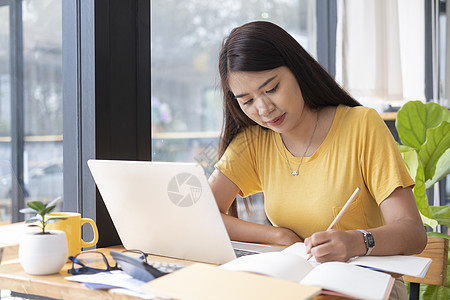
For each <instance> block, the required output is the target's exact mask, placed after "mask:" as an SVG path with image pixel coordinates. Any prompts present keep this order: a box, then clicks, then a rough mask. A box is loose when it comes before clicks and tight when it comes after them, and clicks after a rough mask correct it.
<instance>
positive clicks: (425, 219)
mask: <svg viewBox="0 0 450 300" xmlns="http://www.w3.org/2000/svg"><path fill="white" fill-rule="evenodd" d="M420 218H422V223H423V225H425V226H430V227H431V228H436V226H438V224H439V223H438V221H436V220H435V219H432V218H428V217H427V216H424V215H422V213H420Z"/></svg>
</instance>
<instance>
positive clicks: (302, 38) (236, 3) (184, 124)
mask: <svg viewBox="0 0 450 300" xmlns="http://www.w3.org/2000/svg"><path fill="white" fill-rule="evenodd" d="M315 4H316V3H315V1H308V0H303V1H300V0H248V1H241V0H223V1H210V0H186V1H178V0H152V2H151V14H152V15H151V22H152V24H151V55H152V57H151V87H152V99H151V103H152V159H153V160H156V161H184V162H187V161H197V162H199V163H200V164H201V165H202V166H203V167H204V168H205V171H206V173H207V175H209V174H210V173H211V172H212V170H213V168H214V163H215V162H216V161H217V159H218V157H217V146H218V137H219V133H220V130H221V126H222V96H221V92H220V87H219V75H218V70H217V69H218V54H219V50H220V47H221V44H222V40H223V39H224V37H225V36H226V35H228V34H229V32H230V31H231V29H233V28H234V27H236V26H239V25H242V24H244V23H246V22H250V21H253V20H267V21H271V22H274V23H276V24H278V25H280V26H282V27H283V28H284V29H286V30H287V31H288V32H289V33H291V34H292V35H293V36H294V37H295V38H296V39H297V40H298V41H299V42H300V43H301V44H302V45H303V46H304V48H305V49H307V50H308V51H309V52H310V53H311V54H312V55H313V56H316V55H315V52H316V51H315V45H316V43H315V41H316V33H315V21H316V19H315ZM254 203H255V205H258V203H260V202H258V201H257V197H255V198H254Z"/></svg>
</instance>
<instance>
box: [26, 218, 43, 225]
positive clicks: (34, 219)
mask: <svg viewBox="0 0 450 300" xmlns="http://www.w3.org/2000/svg"><path fill="white" fill-rule="evenodd" d="M34 222H42V219H41V218H40V217H32V218H29V219H28V220H26V221H25V223H26V224H28V223H34Z"/></svg>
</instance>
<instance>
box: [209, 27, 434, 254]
mask: <svg viewBox="0 0 450 300" xmlns="http://www.w3.org/2000/svg"><path fill="white" fill-rule="evenodd" d="M362 67H363V66H362ZM219 71H220V76H221V85H222V88H223V93H224V127H223V131H222V136H221V144H220V147H219V152H220V153H219V154H220V156H221V158H220V160H219V162H218V163H217V164H216V170H215V171H214V172H213V174H212V175H211V177H210V179H209V181H210V185H211V187H212V190H213V193H214V196H215V198H216V200H217V203H218V206H219V209H220V211H221V213H222V216H223V220H224V222H225V226H226V228H227V230H228V233H229V235H230V238H231V239H232V240H238V241H247V242H259V243H267V244H280V245H290V244H292V243H294V242H298V241H304V242H305V244H306V248H307V251H308V253H311V254H312V255H314V256H315V258H316V260H317V261H319V262H325V261H346V260H348V259H349V258H351V257H353V256H361V255H369V254H370V255H395V254H415V253H419V252H421V251H422V250H423V248H424V247H425V245H426V241H427V238H426V233H425V230H424V226H423V224H422V221H421V218H420V215H419V212H418V210H417V206H416V203H415V199H414V196H413V193H412V187H413V186H414V182H413V180H412V179H411V177H410V176H409V175H408V172H407V170H406V168H405V165H404V163H403V160H402V157H401V156H400V153H399V151H398V149H397V145H396V143H395V141H394V139H393V137H392V135H391V133H390V132H389V130H388V129H387V127H386V126H385V124H384V122H383V120H382V119H381V118H380V117H379V115H378V113H377V112H376V111H374V110H372V109H369V108H365V107H362V106H361V105H360V104H359V103H358V102H357V101H356V100H354V99H353V98H352V97H351V96H349V95H348V94H347V93H346V92H345V91H344V90H342V89H341V88H340V87H339V85H338V84H337V83H336V82H335V81H334V79H333V78H332V77H330V76H329V75H328V73H327V72H326V71H324V70H323V69H322V67H321V66H320V65H319V64H318V63H317V62H316V61H315V60H314V59H313V58H312V57H311V56H310V55H309V54H308V53H307V52H306V51H305V50H304V49H303V48H302V47H301V46H300V45H299V44H298V43H297V42H296V40H295V39H294V38H293V37H292V36H290V35H289V34H288V33H287V32H286V31H284V30H283V29H282V28H280V27H278V26H277V25H275V24H273V23H270V22H262V21H258V22H251V23H248V24H245V25H243V26H241V27H238V28H235V29H233V30H232V31H231V33H230V35H229V36H228V38H226V39H225V41H224V43H223V45H222V49H221V52H220V57H219ZM361 72H364V70H363V69H362V70H361ZM356 187H359V188H360V189H361V191H360V192H359V194H358V196H357V197H356V199H355V201H354V202H353V203H352V205H351V206H350V207H349V209H348V210H347V211H346V212H345V213H344V215H343V217H342V218H341V219H340V221H339V222H338V223H337V225H336V226H335V227H334V229H332V230H329V231H327V230H326V229H327V228H328V226H329V225H330V223H331V222H332V221H333V219H334V218H335V216H336V215H337V214H338V213H339V211H340V209H341V208H342V207H343V206H344V204H345V202H346V201H347V199H348V198H349V197H350V195H351V194H352V193H353V191H354V190H355V189H356ZM257 192H263V194H264V206H265V211H266V214H267V217H268V219H269V220H270V222H271V223H272V224H273V226H272V225H261V224H255V223H250V222H246V221H243V220H240V219H238V218H236V217H235V216H233V215H232V214H229V210H230V207H232V204H233V202H234V200H235V197H236V195H237V194H239V195H241V196H243V197H247V196H249V195H252V194H255V193H257Z"/></svg>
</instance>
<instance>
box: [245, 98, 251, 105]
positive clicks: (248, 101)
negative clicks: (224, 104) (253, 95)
mask: <svg viewBox="0 0 450 300" xmlns="http://www.w3.org/2000/svg"><path fill="white" fill-rule="evenodd" d="M252 102H253V99H250V100H247V101H245V102H244V103H243V105H249V104H252Z"/></svg>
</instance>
